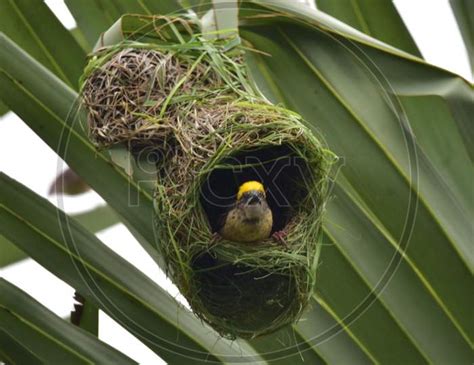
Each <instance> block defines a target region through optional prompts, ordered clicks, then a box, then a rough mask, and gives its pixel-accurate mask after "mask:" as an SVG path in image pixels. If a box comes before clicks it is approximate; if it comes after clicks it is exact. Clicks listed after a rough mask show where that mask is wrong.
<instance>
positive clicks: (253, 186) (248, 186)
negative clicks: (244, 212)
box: [237, 181, 265, 200]
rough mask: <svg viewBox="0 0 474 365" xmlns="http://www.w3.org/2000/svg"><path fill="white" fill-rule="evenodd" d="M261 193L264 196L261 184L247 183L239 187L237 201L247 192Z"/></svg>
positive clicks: (255, 182)
mask: <svg viewBox="0 0 474 365" xmlns="http://www.w3.org/2000/svg"><path fill="white" fill-rule="evenodd" d="M252 190H255V191H261V192H262V193H263V194H265V189H264V187H263V185H262V183H259V182H258V181H247V182H245V183H243V184H242V185H240V188H239V192H238V193H237V200H239V199H240V198H242V196H243V195H244V194H245V193H246V192H248V191H252Z"/></svg>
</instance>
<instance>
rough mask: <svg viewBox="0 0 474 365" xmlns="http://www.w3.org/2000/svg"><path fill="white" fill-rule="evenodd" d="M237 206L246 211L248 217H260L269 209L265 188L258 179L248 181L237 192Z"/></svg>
mask: <svg viewBox="0 0 474 365" xmlns="http://www.w3.org/2000/svg"><path fill="white" fill-rule="evenodd" d="M237 207H238V208H239V209H242V210H243V211H244V212H245V215H246V217H247V218H248V219H256V218H259V217H260V216H261V215H262V213H263V212H264V211H265V209H268V205H267V201H266V196H265V188H264V187H263V184H262V183H260V182H258V181H247V182H245V183H243V184H242V185H240V187H239V191H238V192H237Z"/></svg>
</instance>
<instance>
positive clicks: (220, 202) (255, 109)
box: [82, 42, 334, 338]
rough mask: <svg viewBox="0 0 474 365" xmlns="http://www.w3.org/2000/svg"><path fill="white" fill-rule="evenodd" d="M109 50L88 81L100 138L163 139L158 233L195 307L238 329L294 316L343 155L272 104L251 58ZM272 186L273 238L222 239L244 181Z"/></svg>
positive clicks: (137, 142) (230, 330) (196, 51)
mask: <svg viewBox="0 0 474 365" xmlns="http://www.w3.org/2000/svg"><path fill="white" fill-rule="evenodd" d="M130 47H131V45H128V46H125V45H123V46H122V47H116V48H114V49H107V50H103V51H101V53H99V54H98V55H97V56H96V57H95V58H94V59H93V61H92V66H90V67H89V68H88V72H87V73H86V75H85V78H84V84H83V93H82V94H83V103H84V105H85V106H86V108H87V110H88V124H89V131H90V137H91V139H92V140H93V141H94V142H95V143H96V144H97V145H98V146H99V147H101V148H104V147H108V146H111V145H113V144H116V143H123V142H125V143H126V144H127V145H128V146H129V147H130V149H131V150H132V151H133V152H134V153H137V151H140V150H143V149H144V148H145V147H146V148H150V147H151V148H152V149H153V151H154V152H155V155H157V156H159V158H157V159H156V167H157V183H156V193H155V210H156V226H157V229H156V232H157V235H158V237H157V241H158V243H159V248H160V250H161V251H162V254H163V257H164V259H165V262H166V268H167V271H168V274H169V275H170V276H171V278H172V280H173V282H174V283H175V284H176V285H177V286H178V288H179V289H180V291H181V293H182V294H183V295H184V296H185V297H186V299H187V300H188V302H189V304H190V306H191V308H192V309H193V311H194V313H195V314H196V315H197V316H199V317H200V318H201V319H202V320H204V321H206V322H207V323H209V324H210V325H211V326H212V327H213V328H215V329H216V330H217V331H218V332H219V333H220V334H222V335H223V336H226V337H229V338H236V337H242V338H253V337H256V336H259V335H263V334H266V333H269V332H272V331H275V330H276V329H278V328H280V327H281V326H284V325H286V324H290V323H294V322H295V321H296V320H297V319H298V318H299V317H300V316H301V314H302V311H303V310H304V308H305V307H306V306H307V304H308V301H309V299H310V297H311V295H312V293H313V288H314V283H315V274H316V266H317V262H318V254H319V249H320V244H319V243H318V242H319V240H318V237H319V236H320V226H321V216H322V213H323V210H324V206H325V202H326V200H327V195H328V181H329V172H330V168H331V165H332V163H333V162H334V155H333V154H332V153H330V152H329V151H328V150H327V149H325V148H324V146H323V145H322V144H321V143H320V142H319V141H318V139H317V138H316V137H315V136H314V135H313V134H312V133H311V132H310V131H309V129H308V128H307V127H305V125H304V122H303V120H302V119H301V117H300V116H298V115H297V114H295V113H293V112H291V111H288V110H287V109H284V108H280V107H277V106H274V105H271V104H270V103H268V102H267V101H266V100H265V99H263V98H262V97H261V96H260V95H259V94H258V92H257V91H255V88H254V87H253V86H252V83H251V82H249V81H248V80H249V79H248V77H247V74H246V69H245V68H244V67H243V66H242V61H241V56H240V55H239V54H238V53H236V54H234V55H232V56H230V55H228V54H226V53H224V52H219V49H218V47H217V46H216V45H214V44H212V43H199V42H198V43H196V44H195V46H194V47H190V46H189V44H188V46H187V47H184V46H183V47H182V48H174V49H172V50H170V49H169V48H160V46H154V47H150V46H149V45H148V46H147V47H146V48H140V47H139V46H138V45H137V44H134V45H133V48H130ZM247 180H259V181H261V182H262V183H263V184H264V186H265V187H266V189H267V198H268V203H269V205H270V207H271V208H272V211H273V215H274V226H273V231H277V230H282V229H285V231H286V232H287V236H286V237H285V242H286V246H285V245H282V244H281V243H278V242H276V241H274V240H273V239H271V238H269V239H267V240H265V241H262V242H258V243H252V244H248V243H247V244H243V243H236V242H230V241H226V240H220V241H218V242H217V243H215V244H213V243H211V242H212V236H213V233H214V232H215V230H216V229H217V221H218V218H219V216H221V215H222V214H225V212H226V210H227V209H228V208H229V206H230V205H231V204H232V202H233V201H235V196H236V192H237V189H238V186H239V185H240V184H241V183H243V182H245V181H247Z"/></svg>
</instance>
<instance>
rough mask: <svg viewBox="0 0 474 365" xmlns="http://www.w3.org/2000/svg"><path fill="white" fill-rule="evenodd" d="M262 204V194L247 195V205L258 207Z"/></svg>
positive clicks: (251, 193)
mask: <svg viewBox="0 0 474 365" xmlns="http://www.w3.org/2000/svg"><path fill="white" fill-rule="evenodd" d="M261 202H262V198H261V197H260V194H259V193H258V192H256V191H250V192H249V193H248V194H247V197H246V201H245V204H246V205H258V204H260V203H261Z"/></svg>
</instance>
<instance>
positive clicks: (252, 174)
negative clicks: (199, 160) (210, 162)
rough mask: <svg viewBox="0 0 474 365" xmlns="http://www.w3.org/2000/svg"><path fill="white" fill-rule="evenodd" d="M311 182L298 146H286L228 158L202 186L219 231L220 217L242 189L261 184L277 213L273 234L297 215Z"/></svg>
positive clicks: (212, 222)
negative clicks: (249, 185)
mask: <svg viewBox="0 0 474 365" xmlns="http://www.w3.org/2000/svg"><path fill="white" fill-rule="evenodd" d="M309 179H311V174H310V168H309V166H308V163H307V161H306V160H305V159H304V158H302V157H301V156H300V155H299V154H298V153H297V152H296V150H295V147H294V146H291V145H288V144H282V145H279V146H265V147H261V148H256V149H250V150H244V151H240V152H237V153H235V154H234V155H232V156H230V157H227V158H224V159H223V160H222V161H221V162H220V163H218V164H217V167H216V168H214V169H213V171H212V172H211V173H210V174H209V176H208V177H207V179H206V180H205V182H204V183H203V185H202V186H201V204H202V207H203V208H204V211H205V212H206V215H207V218H208V220H209V224H210V227H211V229H212V231H213V232H216V231H217V230H218V229H219V227H218V222H219V221H220V217H222V215H223V214H225V213H226V212H227V211H228V209H229V208H230V207H231V206H232V204H233V203H234V202H235V200H236V195H237V191H238V189H239V186H240V185H241V184H243V183H244V182H246V181H250V180H256V181H260V182H261V183H262V184H263V185H264V187H265V190H266V196H267V202H268V204H269V206H270V208H271V209H272V213H273V228H272V233H273V232H275V231H279V230H282V229H283V228H285V226H286V225H287V224H288V222H289V221H290V219H291V218H292V217H293V216H294V215H295V214H297V212H298V208H299V206H300V204H301V203H302V202H303V200H304V199H305V198H306V197H307V195H308V193H309V192H308V182H309V181H310V180H309Z"/></svg>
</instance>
